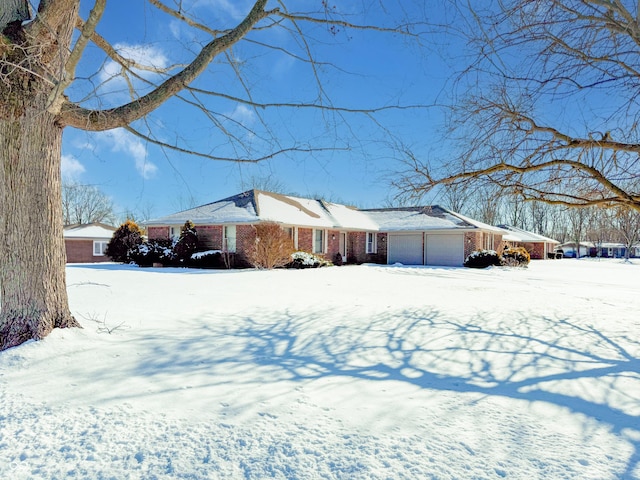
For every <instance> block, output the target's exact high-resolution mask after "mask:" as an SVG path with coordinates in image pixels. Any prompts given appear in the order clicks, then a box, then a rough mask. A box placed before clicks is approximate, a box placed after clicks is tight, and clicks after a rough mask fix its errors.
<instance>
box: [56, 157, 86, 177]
mask: <svg viewBox="0 0 640 480" xmlns="http://www.w3.org/2000/svg"><path fill="white" fill-rule="evenodd" d="M60 171H61V173H62V178H63V179H65V180H73V179H76V178H78V177H79V176H80V175H81V174H82V173H84V172H85V168H84V165H82V163H80V161H79V160H78V159H77V158H76V157H74V156H73V155H62V161H61V163H60Z"/></svg>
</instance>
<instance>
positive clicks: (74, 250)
mask: <svg viewBox="0 0 640 480" xmlns="http://www.w3.org/2000/svg"><path fill="white" fill-rule="evenodd" d="M64 248H65V251H66V253H67V263H99V262H110V261H111V259H110V258H109V257H107V256H106V255H94V254H93V240H70V239H68V238H67V239H65V240H64Z"/></svg>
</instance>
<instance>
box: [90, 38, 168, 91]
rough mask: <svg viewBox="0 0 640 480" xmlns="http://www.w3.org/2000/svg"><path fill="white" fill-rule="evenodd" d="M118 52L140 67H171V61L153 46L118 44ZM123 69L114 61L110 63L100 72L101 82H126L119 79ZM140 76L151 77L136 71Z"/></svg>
mask: <svg viewBox="0 0 640 480" xmlns="http://www.w3.org/2000/svg"><path fill="white" fill-rule="evenodd" d="M114 48H115V49H116V51H117V52H118V53H119V54H120V55H122V56H123V57H124V58H128V59H130V60H133V61H134V62H136V63H137V64H139V65H144V66H146V67H153V68H158V69H161V68H166V67H167V66H168V65H169V59H168V58H167V56H166V55H165V54H164V52H163V51H162V50H160V49H159V48H157V47H155V46H152V45H128V44H126V43H116V44H115V45H114ZM121 71H122V67H121V66H120V65H119V64H118V63H116V62H114V61H113V60H110V61H108V62H107V63H106V64H105V65H104V67H103V68H102V70H101V71H100V81H101V82H105V81H107V80H110V83H111V82H114V81H116V82H124V79H123V78H121V77H118V76H119V75H120V72H121ZM136 71H137V73H138V74H140V75H143V76H149V73H148V72H145V71H142V70H136Z"/></svg>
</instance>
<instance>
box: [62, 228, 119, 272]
mask: <svg viewBox="0 0 640 480" xmlns="http://www.w3.org/2000/svg"><path fill="white" fill-rule="evenodd" d="M115 230H116V228H115V227H112V226H111V225H105V224H104V223H88V224H84V225H68V226H66V227H64V231H63V235H64V247H65V250H66V252H67V263H98V262H110V261H111V259H110V258H109V257H107V256H106V255H105V254H104V251H105V249H106V248H107V243H109V240H111V237H112V236H113V232H115Z"/></svg>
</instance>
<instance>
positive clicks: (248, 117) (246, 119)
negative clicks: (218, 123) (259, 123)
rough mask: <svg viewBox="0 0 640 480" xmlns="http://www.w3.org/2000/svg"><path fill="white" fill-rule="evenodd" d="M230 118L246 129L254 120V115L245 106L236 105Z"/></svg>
mask: <svg viewBox="0 0 640 480" xmlns="http://www.w3.org/2000/svg"><path fill="white" fill-rule="evenodd" d="M229 117H230V118H232V119H233V120H235V121H236V122H238V123H239V124H241V125H243V126H245V127H248V126H250V125H252V124H253V123H254V122H255V120H256V113H255V112H254V111H253V110H251V109H249V108H247V107H246V106H245V105H238V106H237V107H236V109H235V110H234V111H233V112H232V113H231V114H230V115H229Z"/></svg>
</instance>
